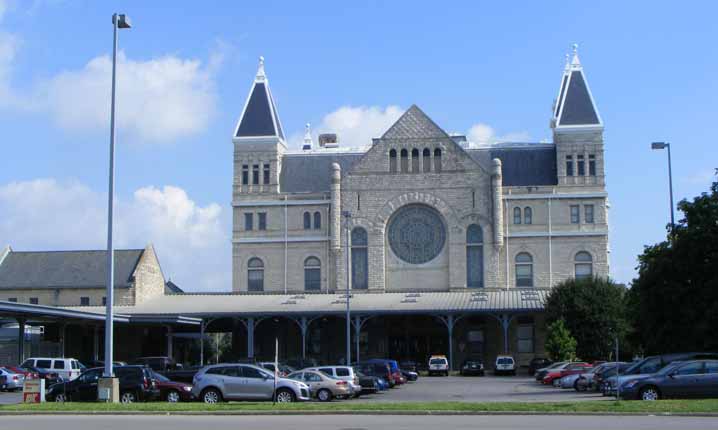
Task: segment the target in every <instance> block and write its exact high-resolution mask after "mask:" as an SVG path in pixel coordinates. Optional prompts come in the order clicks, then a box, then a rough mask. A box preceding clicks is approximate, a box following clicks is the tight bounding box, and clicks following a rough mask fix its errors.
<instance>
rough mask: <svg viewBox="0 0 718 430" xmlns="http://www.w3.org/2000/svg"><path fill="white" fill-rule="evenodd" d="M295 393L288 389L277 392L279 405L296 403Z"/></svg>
mask: <svg viewBox="0 0 718 430" xmlns="http://www.w3.org/2000/svg"><path fill="white" fill-rule="evenodd" d="M295 400H296V399H295V398H294V393H293V392H292V391H291V390H288V389H286V388H280V389H279V390H277V403H291V402H293V401H295Z"/></svg>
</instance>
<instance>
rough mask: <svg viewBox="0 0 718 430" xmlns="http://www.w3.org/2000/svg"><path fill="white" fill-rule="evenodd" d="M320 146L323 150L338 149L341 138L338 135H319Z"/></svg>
mask: <svg viewBox="0 0 718 430" xmlns="http://www.w3.org/2000/svg"><path fill="white" fill-rule="evenodd" d="M319 146H321V147H322V148H338V147H339V138H338V137H337V134H336V133H322V134H320V135H319Z"/></svg>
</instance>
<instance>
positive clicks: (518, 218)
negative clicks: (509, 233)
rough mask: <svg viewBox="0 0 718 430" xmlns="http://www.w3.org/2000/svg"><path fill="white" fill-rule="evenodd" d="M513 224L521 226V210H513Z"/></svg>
mask: <svg viewBox="0 0 718 430" xmlns="http://www.w3.org/2000/svg"><path fill="white" fill-rule="evenodd" d="M514 224H521V208H518V207H517V208H514Z"/></svg>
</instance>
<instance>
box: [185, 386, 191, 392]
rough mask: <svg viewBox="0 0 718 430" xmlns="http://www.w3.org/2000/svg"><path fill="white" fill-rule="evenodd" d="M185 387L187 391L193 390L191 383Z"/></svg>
mask: <svg viewBox="0 0 718 430" xmlns="http://www.w3.org/2000/svg"><path fill="white" fill-rule="evenodd" d="M183 388H184V390H185V391H192V387H190V386H189V385H188V386H186V387H183Z"/></svg>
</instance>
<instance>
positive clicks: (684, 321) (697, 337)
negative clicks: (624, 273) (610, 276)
mask: <svg viewBox="0 0 718 430" xmlns="http://www.w3.org/2000/svg"><path fill="white" fill-rule="evenodd" d="M678 209H679V210H680V211H681V212H682V213H683V218H682V219H681V220H679V221H678V224H677V225H676V227H675V230H674V232H673V234H672V235H671V229H670V226H668V235H667V238H666V240H665V241H663V242H661V243H657V244H655V245H652V246H647V247H646V248H645V249H644V251H643V254H641V255H640V256H639V257H638V262H639V265H638V277H637V278H636V279H634V280H633V285H632V286H631V290H630V293H629V300H628V303H629V309H630V314H631V315H632V316H633V319H634V320H633V325H634V327H635V331H634V332H633V333H632V337H633V341H634V342H636V343H637V344H640V345H642V346H643V348H644V349H645V351H646V352H647V353H662V352H672V351H689V350H699V351H718V330H716V327H718V182H713V184H712V185H711V187H710V191H709V192H707V193H703V194H701V195H700V196H698V197H695V198H694V199H693V200H692V201H688V200H686V199H684V200H682V201H681V202H680V203H679V204H678Z"/></svg>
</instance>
